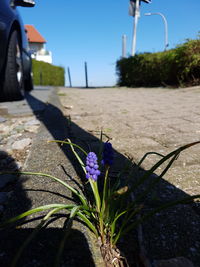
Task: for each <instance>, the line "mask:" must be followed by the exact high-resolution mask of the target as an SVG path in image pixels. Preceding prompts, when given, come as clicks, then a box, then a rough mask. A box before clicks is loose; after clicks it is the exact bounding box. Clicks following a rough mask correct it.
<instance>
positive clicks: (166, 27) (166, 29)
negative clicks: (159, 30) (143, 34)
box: [145, 12, 169, 51]
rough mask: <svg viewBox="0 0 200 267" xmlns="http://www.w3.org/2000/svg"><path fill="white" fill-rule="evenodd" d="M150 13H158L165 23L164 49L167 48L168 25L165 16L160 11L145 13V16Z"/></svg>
mask: <svg viewBox="0 0 200 267" xmlns="http://www.w3.org/2000/svg"><path fill="white" fill-rule="evenodd" d="M151 15H159V16H161V17H162V19H163V22H164V25H165V49H164V50H165V51H166V50H167V47H168V46H169V43H168V25H167V20H166V18H165V16H164V15H163V14H162V13H160V12H154V13H145V16H151Z"/></svg>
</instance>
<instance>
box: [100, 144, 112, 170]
mask: <svg viewBox="0 0 200 267" xmlns="http://www.w3.org/2000/svg"><path fill="white" fill-rule="evenodd" d="M113 158H114V152H113V148H112V144H111V143H109V142H106V143H104V148H103V159H102V164H103V165H107V166H111V165H112V164H113Z"/></svg>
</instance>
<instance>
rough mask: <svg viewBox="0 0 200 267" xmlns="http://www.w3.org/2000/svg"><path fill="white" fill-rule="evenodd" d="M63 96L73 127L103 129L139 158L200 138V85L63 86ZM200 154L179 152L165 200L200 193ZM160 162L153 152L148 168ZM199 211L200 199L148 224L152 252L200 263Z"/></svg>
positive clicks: (164, 185) (199, 150)
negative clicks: (182, 86)
mask: <svg viewBox="0 0 200 267" xmlns="http://www.w3.org/2000/svg"><path fill="white" fill-rule="evenodd" d="M59 96H60V99H61V102H62V105H63V107H64V112H65V115H66V116H67V117H70V119H71V121H72V131H73V123H74V124H76V125H78V126H79V127H81V128H82V129H84V130H85V131H86V132H88V133H91V134H93V135H95V136H96V137H99V136H100V130H101V129H103V131H104V133H105V134H106V135H107V136H108V137H109V138H110V139H111V142H112V144H113V146H114V148H115V150H116V151H117V152H119V153H122V154H124V155H128V156H129V157H131V158H133V159H134V161H135V162H138V161H139V159H140V158H141V157H142V156H143V155H144V154H145V153H146V152H149V151H156V152H159V153H162V154H167V153H169V152H171V151H173V150H175V149H176V148H178V147H179V146H181V145H184V144H187V143H190V142H194V141H198V140H200V109H199V102H200V87H192V88H184V89H163V88H148V89H145V88H140V89H132V88H129V89H128V88H91V89H84V88H82V89H81V88H71V89H66V88H60V90H59ZM79 138H81V136H79ZM199 154H200V145H199V146H195V147H193V148H190V149H188V150H187V151H185V152H183V153H182V154H181V155H180V156H179V158H178V159H177V161H176V162H175V163H174V165H173V167H172V168H171V169H170V170H169V172H168V173H167V174H166V175H165V177H164V179H163V180H162V182H161V185H160V186H159V190H158V192H157V193H158V196H157V197H158V199H159V201H160V202H161V203H163V202H165V201H166V200H170V199H175V198H176V197H178V196H179V197H185V196H189V195H193V194H200V177H199V173H200V171H199ZM157 160H158V157H157V156H151V157H149V158H148V159H147V160H146V162H145V163H144V164H143V167H144V168H145V169H147V168H149V167H150V166H152V164H153V163H155V162H156V161H157ZM159 171H160V170H159ZM159 171H158V173H159ZM158 173H157V174H158ZM154 204H155V203H153V202H152V203H151V207H152V206H153V205H154ZM199 215H200V212H199V205H198V203H196V204H194V203H193V204H191V205H181V206H177V208H176V209H171V210H170V211H169V212H168V213H166V212H161V213H158V214H157V216H156V217H155V219H154V220H152V221H150V222H149V223H148V225H146V226H145V227H144V235H145V238H146V240H148V241H147V242H146V246H147V248H148V251H149V253H150V254H151V256H153V257H154V258H156V257H160V256H162V258H169V257H176V256H186V257H188V258H190V259H192V260H193V262H194V263H195V264H196V266H200V252H199V251H200V216H199ZM153 229H154V230H153Z"/></svg>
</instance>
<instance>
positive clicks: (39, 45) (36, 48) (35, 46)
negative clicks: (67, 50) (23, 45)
mask: <svg viewBox="0 0 200 267" xmlns="http://www.w3.org/2000/svg"><path fill="white" fill-rule="evenodd" d="M29 47H30V50H31V52H33V53H36V52H38V51H40V50H42V49H44V44H43V43H29Z"/></svg>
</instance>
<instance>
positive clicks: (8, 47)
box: [0, 0, 35, 101]
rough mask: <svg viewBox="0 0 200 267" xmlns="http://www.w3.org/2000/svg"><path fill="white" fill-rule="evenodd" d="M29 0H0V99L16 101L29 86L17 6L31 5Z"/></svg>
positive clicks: (24, 40) (26, 53)
mask: <svg viewBox="0 0 200 267" xmlns="http://www.w3.org/2000/svg"><path fill="white" fill-rule="evenodd" d="M34 5H35V2H34V1H32V0H0V99H1V100H2V99H3V100H9V101H12V100H19V99H22V98H23V95H24V91H30V90H32V88H33V85H32V74H31V56H30V53H29V47H28V40H27V36H26V32H25V28H24V25H23V22H22V19H21V17H20V14H19V12H18V10H17V6H24V7H33V6H34Z"/></svg>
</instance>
